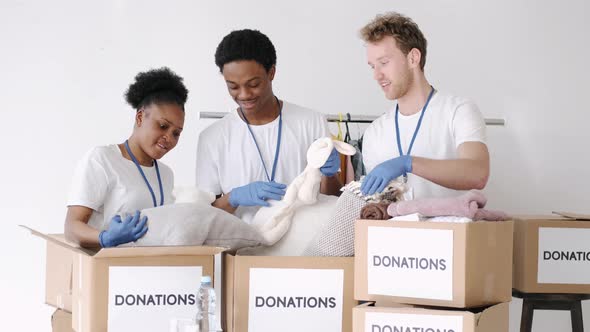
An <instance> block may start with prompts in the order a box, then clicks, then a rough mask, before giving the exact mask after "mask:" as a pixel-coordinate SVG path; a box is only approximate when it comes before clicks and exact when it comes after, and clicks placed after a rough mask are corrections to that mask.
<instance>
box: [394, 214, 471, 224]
mask: <svg viewBox="0 0 590 332" xmlns="http://www.w3.org/2000/svg"><path fill="white" fill-rule="evenodd" d="M389 220H390V221H431V222H456V223H467V222H472V221H473V220H472V219H471V218H467V217H456V216H439V217H430V218H429V217H425V216H423V215H421V214H420V213H412V214H406V215H405V216H397V217H393V218H391V219H389Z"/></svg>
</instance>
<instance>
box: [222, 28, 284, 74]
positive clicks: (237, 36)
mask: <svg viewBox="0 0 590 332" xmlns="http://www.w3.org/2000/svg"><path fill="white" fill-rule="evenodd" d="M240 60H254V61H256V62H258V63H259V64H261V65H262V66H263V67H264V69H266V71H267V72H268V71H269V70H270V68H272V66H274V65H275V64H276V63H277V53H276V51H275V47H274V45H273V44H272V42H271V41H270V39H268V37H267V36H266V35H265V34H263V33H262V32H260V31H258V30H250V29H244V30H235V31H232V32H231V33H230V34H229V35H227V36H225V37H223V40H221V43H219V45H218V46H217V50H216V51H215V64H216V65H217V67H219V71H221V72H223V66H224V65H225V64H226V63H228V62H233V61H240Z"/></svg>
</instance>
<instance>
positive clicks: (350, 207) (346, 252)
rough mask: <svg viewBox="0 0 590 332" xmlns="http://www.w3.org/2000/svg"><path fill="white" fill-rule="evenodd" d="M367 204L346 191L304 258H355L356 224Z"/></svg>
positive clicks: (306, 250) (308, 247)
mask: <svg viewBox="0 0 590 332" xmlns="http://www.w3.org/2000/svg"><path fill="white" fill-rule="evenodd" d="M365 205H367V202H366V201H365V200H364V199H363V198H362V197H359V196H357V195H355V194H353V193H352V192H350V191H348V190H345V191H344V192H343V193H342V195H341V196H340V198H338V201H337V202H336V208H335V213H334V215H333V216H332V218H331V219H330V220H329V221H328V222H327V223H326V224H325V225H324V227H323V228H322V229H321V230H320V232H319V233H317V234H316V236H315V238H314V239H313V240H312V241H311V242H310V244H309V245H308V246H307V248H306V249H305V251H304V253H303V256H333V257H334V256H335V257H340V256H354V222H355V221H356V220H357V219H359V218H360V215H361V209H362V208H363V206H365Z"/></svg>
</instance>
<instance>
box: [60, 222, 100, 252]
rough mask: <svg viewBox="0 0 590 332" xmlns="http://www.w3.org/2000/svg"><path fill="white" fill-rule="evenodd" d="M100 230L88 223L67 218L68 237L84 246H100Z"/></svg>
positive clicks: (66, 232) (66, 230)
mask: <svg viewBox="0 0 590 332" xmlns="http://www.w3.org/2000/svg"><path fill="white" fill-rule="evenodd" d="M99 234H100V231H99V230H97V229H95V228H93V227H91V226H89V225H88V224H87V223H85V222H83V221H81V220H76V219H69V220H66V224H65V236H66V239H68V240H69V241H72V242H74V243H76V244H78V245H80V246H81V247H84V248H96V247H100V243H99V241H98V236H99Z"/></svg>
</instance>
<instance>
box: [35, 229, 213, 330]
mask: <svg viewBox="0 0 590 332" xmlns="http://www.w3.org/2000/svg"><path fill="white" fill-rule="evenodd" d="M29 230H30V231H31V233H33V234H34V235H36V236H39V237H41V238H43V239H45V240H46V241H47V261H46V268H47V271H46V297H45V302H46V303H47V304H49V305H51V306H54V307H56V308H57V310H56V312H55V313H54V314H53V316H52V327H53V332H71V331H77V332H95V331H101V332H102V331H170V328H171V326H173V325H174V324H177V323H178V322H180V321H186V320H191V319H194V317H195V314H196V292H197V290H198V289H199V287H200V282H201V276H203V275H209V276H211V277H212V278H213V283H216V282H219V280H218V279H220V278H221V276H217V277H216V276H215V273H214V271H215V268H214V264H215V256H216V255H220V253H221V252H222V251H223V250H225V249H224V248H219V247H207V246H175V247H117V248H107V249H101V250H99V251H91V250H87V249H83V248H80V247H78V246H76V245H74V244H72V243H69V242H68V241H66V240H65V238H64V236H63V234H44V233H41V232H37V231H35V230H32V229H29Z"/></svg>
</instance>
